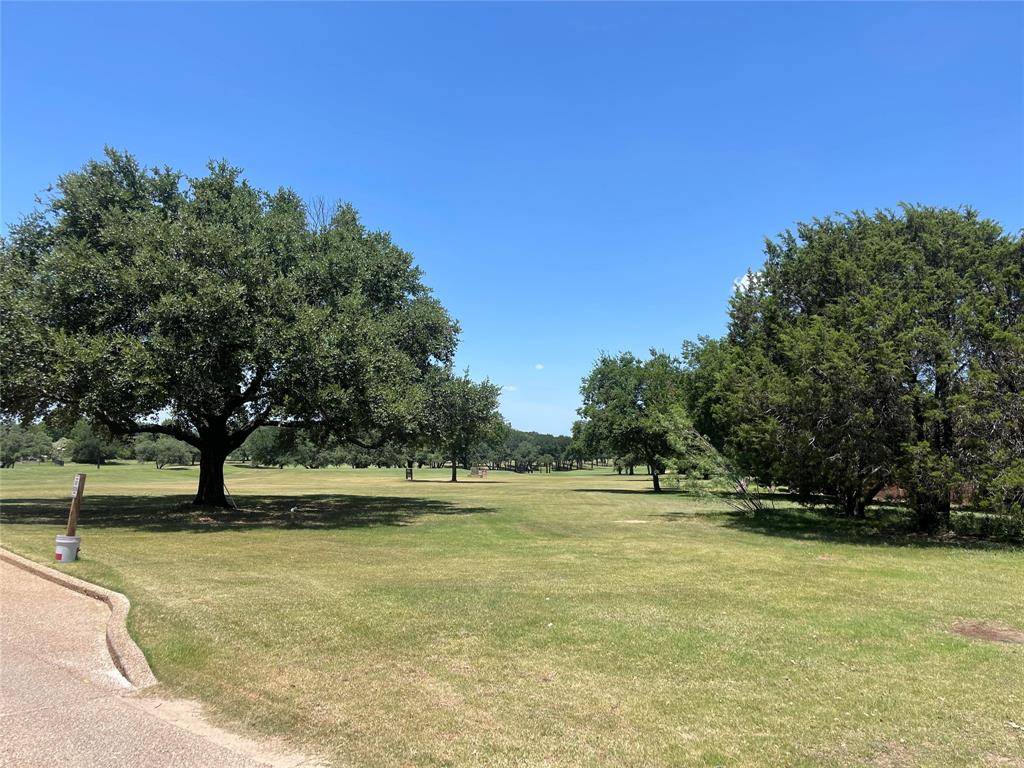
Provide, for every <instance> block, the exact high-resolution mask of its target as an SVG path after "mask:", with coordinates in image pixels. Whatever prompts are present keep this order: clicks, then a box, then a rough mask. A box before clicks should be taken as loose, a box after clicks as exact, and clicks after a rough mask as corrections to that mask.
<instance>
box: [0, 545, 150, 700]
mask: <svg viewBox="0 0 1024 768" xmlns="http://www.w3.org/2000/svg"><path fill="white" fill-rule="evenodd" d="M0 560H4V561H6V562H8V563H10V564H11V565H14V566H17V567H18V568H21V569H23V570H26V571H28V572H29V573H32V574H35V575H36V576H39V577H40V578H43V579H47V580H48V581H52V582H54V583H55V584H59V585H60V586H62V587H66V588H67V589H70V590H73V591H75V592H80V593H81V594H83V595H87V596H88V597H91V598H93V599H94V600H99V601H100V602H102V603H106V604H107V606H108V607H109V608H110V618H109V619H107V650H108V651H110V658H111V659H113V661H114V666H115V667H117V669H118V671H119V672H120V673H121V674H122V675H124V676H125V678H126V679H127V680H128V682H129V683H131V684H132V686H134V687H135V688H137V689H141V688H148V687H149V686H151V685H156V683H157V679H156V676H155V675H154V674H153V670H151V669H150V668H149V662H148V661H146V657H145V656H144V655H143V653H142V649H140V648H139V646H137V645H136V644H135V641H134V640H132V638H131V635H129V634H128V625H127V621H128V611H129V609H130V608H131V603H130V602H129V601H128V598H127V597H125V596H124V595H122V594H121V593H120V592H114V591H113V590H110V589H105V588H103V587H98V586H96V585H95V584H90V583H89V582H87V581H82V580H81V579H76V578H75V577H74V576H69V575H68V574H66V573H61V572H60V571H56V570H54V569H53V568H47V567H46V566H45V565H40V564H39V563H36V562H33V561H32V560H28V559H26V558H24V557H22V556H21V555H16V554H14V553H13V552H10V551H8V550H6V549H4V548H3V547H0Z"/></svg>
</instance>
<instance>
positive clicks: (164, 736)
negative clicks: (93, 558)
mask: <svg viewBox="0 0 1024 768" xmlns="http://www.w3.org/2000/svg"><path fill="white" fill-rule="evenodd" d="M108 617H109V609H108V608H107V606H106V605H104V604H103V603H100V602H98V601H96V600H93V599H92V598H90V597H86V596H85V595H81V594H78V593H77V592H73V591H71V590H69V589H66V588H65V587H62V586H59V585H57V584H54V583H53V582H50V581H47V580H46V579H42V578H40V577H38V576H35V575H33V574H30V573H28V572H27V571H25V570H23V569H21V568H17V567H15V566H13V565H10V564H9V563H6V562H4V561H0V766H4V767H5V768H6V767H8V766H9V767H10V768H15V767H16V768H37V767H38V768H44V767H45V768H53V767H55V766H63V767H68V768H74V767H77V766H81V768H105V767H106V766H110V767H111V768H114V767H115V766H116V767H118V768H120V767H121V766H145V768H151V767H152V768H161V767H162V766H167V768H192V767H194V768H203V767H205V766H211V768H212V767H213V766H216V767H217V768H266V766H276V767H277V768H288V767H293V766H300V765H301V766H307V765H310V764H311V763H310V762H308V761H305V760H304V759H303V758H302V757H301V756H296V755H281V754H276V753H268V752H267V751H266V750H265V749H263V748H261V747H260V746H259V745H255V744H254V743H253V742H250V741H248V740H245V739H241V738H238V737H234V736H232V735H231V734H228V733H226V732H224V731H221V730H220V729H217V728H214V727H213V726H210V725H209V724H206V723H205V722H204V721H202V719H201V717H199V716H198V715H197V714H196V709H195V708H194V707H190V706H189V705H188V703H184V702H175V701H162V700H160V699H153V698H151V697H139V696H136V695H134V694H133V689H132V687H131V685H130V684H129V683H128V681H127V680H125V679H124V677H122V675H121V674H120V672H118V671H117V669H116V668H115V667H114V665H113V662H112V661H111V659H110V655H109V653H108V652H107V646H106V639H105V637H106V635H105V631H106V623H107V618H108Z"/></svg>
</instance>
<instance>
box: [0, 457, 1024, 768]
mask: <svg viewBox="0 0 1024 768" xmlns="http://www.w3.org/2000/svg"><path fill="white" fill-rule="evenodd" d="M76 471H85V472H87V473H88V475H89V477H88V483H87V486H86V495H85V503H84V507H83V512H82V521H81V526H80V533H81V535H82V536H83V557H82V560H81V561H80V562H78V563H75V564H73V565H68V566H65V569H66V570H67V571H68V572H71V573H73V574H75V575H76V576H80V577H82V578H86V579H89V580H91V581H95V582H97V583H99V584H103V585H105V586H108V587H111V588H113V589H117V590H120V591H122V592H124V593H126V594H127V595H128V596H129V597H130V598H131V601H132V604H133V611H132V615H131V625H132V626H131V629H132V633H133V635H134V636H135V638H136V639H137V640H138V642H139V644H140V645H141V646H142V648H143V650H144V651H145V653H146V655H147V657H148V658H149V660H150V663H151V664H152V666H153V670H154V672H155V673H156V675H157V677H159V678H160V680H161V681H162V682H163V683H164V685H165V687H166V689H168V690H169V691H170V692H171V693H173V694H176V695H182V696H191V697H196V698H199V699H201V700H202V701H204V702H206V703H207V704H208V705H209V706H210V709H211V711H212V712H214V713H215V714H216V716H217V717H218V718H219V719H221V720H223V721H225V722H228V723H233V724H234V725H235V726H236V727H246V728H250V729H253V730H256V731H260V732H263V733H272V734H283V735H286V736H287V737H289V738H291V739H292V740H293V741H294V743H295V744H297V745H299V746H302V747H304V748H306V749H309V750H313V751H317V752H319V753H321V754H323V755H325V756H327V757H328V758H331V759H333V760H335V761H336V763H337V764H338V765H358V766H442V765H452V766H473V765H488V766H516V767H520V766H639V765H645V766H646V765H658V766H663V765H672V766H677V765H678V766H684V765H729V766H741V765H748V766H753V765H757V766H774V765H825V766H847V765H870V766H903V765H915V766H917V765H920V766H926V765H927V766H959V765H963V766H1017V767H1019V766H1024V730H1022V729H1021V726H1024V645H1012V644H999V643H992V642H987V641H982V640H969V639H965V638H963V637H960V636H957V635H955V634H953V633H951V632H950V626H951V625H952V624H953V622H954V621H956V620H958V619H976V620H987V621H995V622H1002V623H1004V624H1008V625H1012V626H1016V627H1024V552H1022V551H1021V550H1020V549H1013V548H1009V547H1004V546H991V547H980V546H979V547H964V546H958V545H955V544H952V543H939V542H930V541H919V540H909V539H906V540H905V539H892V538H884V537H883V536H881V535H880V534H877V533H873V529H872V526H871V524H870V523H869V524H867V525H864V524H861V525H855V524H847V523H841V522H837V521H834V520H829V519H825V518H818V517H816V516H814V515H811V514H809V513H804V512H801V511H798V510H793V509H785V508H783V509H780V510H779V511H777V512H776V513H774V515H771V516H767V517H759V518H744V517H737V516H734V515H730V514H727V513H726V509H725V506H724V505H723V504H721V502H718V501H716V500H713V499H712V500H706V499H703V500H702V499H694V498H690V497H686V496H683V495H680V494H678V493H668V494H663V495H661V496H655V495H653V494H651V493H649V492H648V488H649V486H650V481H649V479H648V478H645V477H640V476H637V477H633V478H629V477H618V476H616V475H614V474H604V473H586V472H584V473H574V474H571V475H533V476H516V475H510V474H507V473H497V472H495V473H491V475H490V477H489V478H488V479H487V480H486V481H481V480H470V479H469V478H468V477H466V478H465V481H464V482H460V483H458V484H450V483H445V482H442V480H443V479H444V478H445V476H446V474H445V472H443V471H437V472H429V471H419V472H417V476H418V478H420V481H418V482H415V483H408V482H405V481H404V480H403V479H402V472H401V470H392V471H376V470H359V471H356V470H333V469H332V470H313V471H307V470H301V469H286V470H275V469H250V468H244V467H229V468H228V470H227V483H228V486H229V488H230V490H231V492H232V493H233V494H234V495H235V498H236V499H237V500H238V501H239V503H240V504H241V505H242V506H243V507H244V508H245V510H246V512H245V513H244V514H240V515H236V516H232V517H223V516H219V515H218V516H213V517H212V518H211V517H210V516H208V513H203V512H196V511H194V510H193V508H192V507H191V506H190V505H189V504H188V501H189V499H190V494H191V493H193V492H194V489H195V483H196V477H197V470H195V469H192V468H180V469H164V470H160V471H158V470H156V469H154V468H153V467H152V466H151V465H149V466H137V465H125V466H108V467H103V468H102V469H99V470H97V469H96V468H95V467H92V468H90V467H74V466H66V467H63V468H57V467H51V466H32V465H19V466H17V467H15V468H14V469H7V470H3V472H2V474H0V483H2V489H0V495H2V499H3V504H2V528H0V540H2V543H3V545H4V546H6V547H8V548H10V549H12V550H14V551H16V552H19V553H21V554H24V555H27V556H29V557H31V558H33V559H37V560H40V561H44V562H46V561H49V560H50V559H51V558H52V550H53V537H54V535H55V534H57V533H60V532H61V525H60V521H61V520H62V519H63V517H64V515H65V514H66V509H67V504H68V502H69V498H68V496H69V492H70V486H71V478H72V475H73V474H74V473H75V472H76ZM1013 723H1016V724H1017V726H1016V727H1015V726H1014V725H1013Z"/></svg>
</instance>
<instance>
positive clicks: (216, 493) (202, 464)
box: [192, 447, 230, 507]
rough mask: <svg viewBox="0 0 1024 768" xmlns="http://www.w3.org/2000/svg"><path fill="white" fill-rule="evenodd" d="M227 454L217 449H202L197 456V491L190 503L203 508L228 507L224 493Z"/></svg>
mask: <svg viewBox="0 0 1024 768" xmlns="http://www.w3.org/2000/svg"><path fill="white" fill-rule="evenodd" d="M227 457H228V455H227V452H226V451H224V450H222V449H221V450H218V449H217V448H213V447H210V448H203V449H201V452H200V454H199V489H198V490H197V491H196V497H195V499H193V500H192V503H193V504H195V505H197V506H204V507H228V506H230V504H228V500H227V496H226V495H225V493H224V461H225V460H226V459H227Z"/></svg>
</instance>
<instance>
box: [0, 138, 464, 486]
mask: <svg viewBox="0 0 1024 768" xmlns="http://www.w3.org/2000/svg"><path fill="white" fill-rule="evenodd" d="M2 262H3V270H2V272H3V279H2V283H0V288H2V295H0V310H2V313H3V318H2V319H3V338H2V339H0V342H2V344H0V347H2V350H3V351H2V355H3V357H2V359H0V370H2V371H3V377H4V382H3V384H4V400H3V408H4V411H5V412H7V413H16V414H18V415H20V416H22V417H34V416H38V415H40V414H42V413H48V418H49V419H51V420H54V421H60V420H64V421H66V422H70V421H73V420H75V419H77V418H78V417H79V415H85V416H87V417H88V418H89V419H90V420H92V421H93V422H94V423H96V424H99V425H102V426H103V427H104V428H106V429H107V430H109V431H110V432H112V433H114V434H115V435H127V434H135V433H152V434H163V435H167V436H170V437H173V438H175V439H178V440H181V441H184V442H186V443H188V444H189V445H191V446H194V447H195V448H197V449H198V450H199V451H200V453H201V455H202V457H201V462H200V464H201V470H202V471H201V473H200V481H199V491H198V493H197V495H196V502H197V503H205V504H219V505H223V504H226V499H225V496H224V490H223V462H224V459H225V457H227V455H228V454H229V453H231V452H232V451H234V450H236V449H237V448H238V447H240V446H241V445H242V443H243V442H244V441H245V440H246V438H248V437H249V435H250V434H252V432H253V431H254V430H256V429H258V428H259V427H260V426H264V425H269V424H280V423H288V424H315V425H317V426H319V427H321V428H324V429H327V430H329V431H330V432H331V433H332V434H334V435H337V436H339V437H345V438H346V439H351V440H362V439H370V440H373V441H380V440H382V439H383V438H384V437H386V436H389V435H403V434H407V433H410V432H412V431H415V430H416V429H417V428H418V425H419V419H420V417H421V414H422V412H423V406H424V404H425V402H426V399H427V395H428V393H427V389H426V379H427V378H428V375H429V374H430V372H431V371H432V370H434V369H437V368H439V367H441V368H443V367H444V366H445V365H447V364H448V363H449V362H450V360H451V356H452V353H453V350H454V348H455V343H456V334H457V327H456V325H455V324H454V323H453V322H452V320H451V319H450V318H449V317H448V315H447V313H446V312H445V310H444V309H443V307H442V306H441V305H440V304H439V303H438V302H437V301H436V300H435V299H434V298H433V297H432V296H431V294H430V292H429V290H428V289H427V288H426V287H425V286H424V284H423V282H422V280H421V275H420V271H419V270H418V269H417V268H416V267H414V266H413V262H412V256H411V255H410V254H409V253H408V252H407V251H404V250H402V249H401V248H399V247H398V246H397V245H395V244H394V243H393V242H392V241H391V238H390V237H389V236H388V235H387V234H385V233H383V232H370V231H367V230H366V229H365V228H364V227H363V226H362V225H361V224H360V222H359V220H358V217H357V215H356V212H355V211H354V210H353V209H352V208H351V207H349V206H340V207H338V208H337V209H336V210H335V211H334V212H333V214H332V215H329V216H323V217H311V216H310V215H308V211H307V209H306V207H305V206H304V205H303V203H302V201H301V200H300V199H299V197H298V196H297V195H296V194H295V193H294V192H292V191H290V190H287V189H282V190H279V191H277V192H274V193H269V192H264V191H261V190H259V189H256V188H254V187H252V186H251V185H249V184H248V183H247V182H246V181H244V180H243V179H242V177H241V175H240V172H239V171H238V170H237V169H235V168H232V167H230V166H229V165H227V164H225V163H212V164H211V165H210V166H209V172H208V174H207V175H206V176H203V177H197V178H189V177H185V176H183V175H182V174H180V173H178V172H176V171H173V170H170V169H167V168H165V169H152V170H149V169H145V168H142V167H140V166H139V164H138V163H137V162H136V161H135V160H134V158H132V157H131V156H130V155H126V154H121V153H118V152H114V151H112V150H108V151H107V155H106V158H105V159H104V160H102V161H99V162H90V163H88V164H87V165H86V166H85V167H84V168H83V169H82V170H81V171H78V172H74V173H68V174H66V175H64V176H62V177H61V178H60V179H59V180H58V182H57V184H56V186H55V190H54V193H53V195H52V197H51V199H50V200H49V202H48V204H47V205H46V207H45V209H44V210H43V211H40V212H38V213H36V214H34V215H32V216H30V217H29V218H28V219H26V220H25V221H24V222H22V223H21V224H19V225H17V226H15V227H13V228H12V229H11V232H10V236H9V237H8V238H7V239H6V240H5V241H4V242H3V246H2ZM158 416H160V417H161V418H163V419H164V420H163V421H162V422H158V421H157V420H156V419H157V417H158ZM168 416H169V418H166V417H168ZM368 436H369V437H368Z"/></svg>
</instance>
